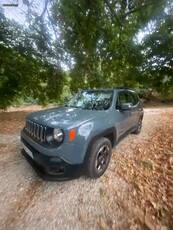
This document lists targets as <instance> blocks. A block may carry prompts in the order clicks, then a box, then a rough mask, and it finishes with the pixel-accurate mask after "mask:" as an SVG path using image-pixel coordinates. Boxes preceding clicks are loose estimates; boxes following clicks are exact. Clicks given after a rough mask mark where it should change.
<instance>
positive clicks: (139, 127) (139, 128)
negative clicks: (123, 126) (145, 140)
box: [132, 117, 142, 135]
mask: <svg viewBox="0 0 173 230" xmlns="http://www.w3.org/2000/svg"><path fill="white" fill-rule="evenodd" d="M141 129H142V117H140V119H139V121H138V124H137V127H136V129H135V131H133V132H132V133H133V134H135V135H138V134H139V133H140V132H141Z"/></svg>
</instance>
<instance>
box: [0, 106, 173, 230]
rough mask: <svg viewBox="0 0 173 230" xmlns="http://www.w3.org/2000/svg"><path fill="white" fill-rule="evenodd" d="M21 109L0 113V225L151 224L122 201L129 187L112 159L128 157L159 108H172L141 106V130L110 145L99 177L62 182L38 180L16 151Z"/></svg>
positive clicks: (152, 124)
mask: <svg viewBox="0 0 173 230" xmlns="http://www.w3.org/2000/svg"><path fill="white" fill-rule="evenodd" d="M27 113H28V111H16V112H6V113H0V156H1V157H0V229H3V230H5V229H7V230H10V229H13V230H14V229H16V230H17V229H18V230H19V229H26V230H31V229H41V230H44V229H58V230H61V229H62V230H66V229H144V228H145V227H146V228H148V229H149V228H152V226H151V227H150V225H149V224H148V225H146V224H144V223H142V221H141V219H140V220H139V219H138V216H133V213H135V212H133V213H132V212H131V211H130V210H131V209H134V210H135V208H136V206H135V205H136V204H135V203H133V202H129V203H128V200H130V194H131V193H130V191H131V189H132V187H131V183H128V181H127V180H125V179H124V177H123V176H121V175H120V173H118V169H117V168H118V167H119V166H118V165H117V164H118V163H117V159H120V157H121V156H127V157H128V158H129V159H130V158H133V157H134V154H135V153H134V149H135V148H136V146H137V145H139V144H140V143H142V144H145V143H147V141H148V140H150V138H151V137H152V134H153V132H154V130H155V129H156V128H157V126H158V124H161V123H162V119H163V116H164V115H165V113H170V114H172V115H173V109H165V108H161V109H146V110H145V117H144V121H143V129H142V132H141V134H140V135H138V136H135V135H130V136H129V137H127V138H126V139H125V140H123V141H122V142H121V143H120V144H119V145H118V146H117V147H116V149H114V150H113V156H112V159H111V163H110V165H109V168H108V170H107V172H106V173H105V175H104V176H103V177H101V178H100V179H97V180H89V179H87V178H85V177H81V178H80V179H78V180H72V181H66V182H49V181H43V180H42V179H40V178H39V177H38V176H37V174H36V173H35V171H34V170H33V168H32V167H31V166H30V165H29V164H28V162H27V161H26V159H25V158H24V157H23V156H22V154H21V145H20V130H21V128H22V127H23V125H24V118H25V115H26V114H27ZM170 117H171V116H170ZM170 119H171V118H170ZM170 122H172V121H170ZM124 170H125V169H124ZM124 201H126V202H124ZM139 207H140V205H138V211H139V213H140V208H139ZM141 207H142V205H141ZM141 213H143V210H142V209H141ZM141 215H143V214H141ZM144 222H145V221H144ZM163 226H164V227H165V229H169V226H167V227H166V225H164V224H163ZM163 226H160V228H159V227H158V228H157V229H161V227H163Z"/></svg>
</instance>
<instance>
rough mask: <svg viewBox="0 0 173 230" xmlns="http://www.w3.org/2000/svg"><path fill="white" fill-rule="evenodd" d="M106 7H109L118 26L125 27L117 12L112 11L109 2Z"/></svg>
mask: <svg viewBox="0 0 173 230" xmlns="http://www.w3.org/2000/svg"><path fill="white" fill-rule="evenodd" d="M105 3H106V5H107V6H108V7H109V10H110V11H111V12H112V14H113V15H114V17H115V18H116V20H117V22H118V24H119V25H120V26H121V27H123V23H122V22H121V20H120V19H119V17H118V15H117V14H116V12H115V11H114V10H113V9H112V7H111V5H110V3H109V1H107V0H105Z"/></svg>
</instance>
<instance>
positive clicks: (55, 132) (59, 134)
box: [53, 128, 64, 142]
mask: <svg viewBox="0 0 173 230" xmlns="http://www.w3.org/2000/svg"><path fill="white" fill-rule="evenodd" d="M53 138H54V139H55V140H56V141H58V142H61V141H62V140H63V138H64V134H63V132H62V130H61V129H59V128H55V129H54V130H53Z"/></svg>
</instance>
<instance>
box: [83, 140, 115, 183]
mask: <svg viewBox="0 0 173 230" xmlns="http://www.w3.org/2000/svg"><path fill="white" fill-rule="evenodd" d="M111 152H112V145H111V143H110V141H109V140H108V139H107V138H105V137H102V138H100V139H98V140H96V141H95V142H94V144H93V146H92V148H91V152H90V155H89V158H88V162H87V171H86V173H87V176H88V177H89V178H92V179H94V178H98V177H101V176H102V175H103V174H104V172H105V171H106V169H107V167H108V165H109V161H110V157H111Z"/></svg>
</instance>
